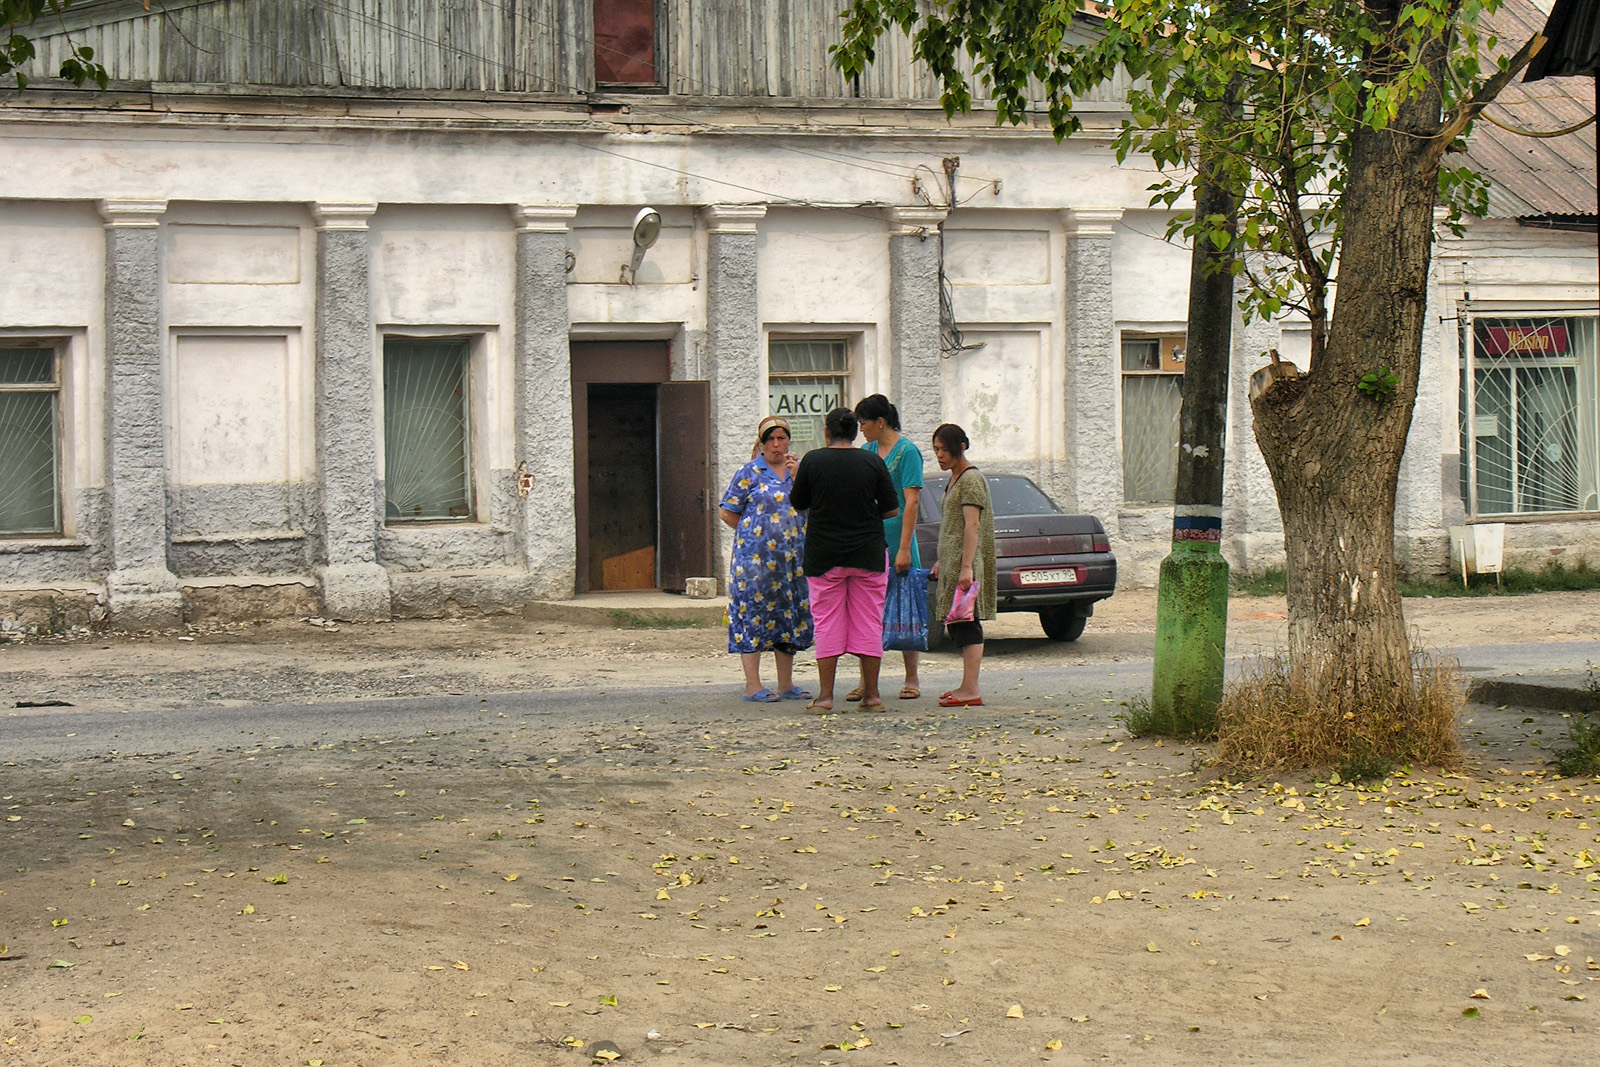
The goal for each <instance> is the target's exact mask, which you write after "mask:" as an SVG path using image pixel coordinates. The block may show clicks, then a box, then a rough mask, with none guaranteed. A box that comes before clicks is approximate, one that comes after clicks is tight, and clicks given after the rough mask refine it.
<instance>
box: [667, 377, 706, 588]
mask: <svg viewBox="0 0 1600 1067" xmlns="http://www.w3.org/2000/svg"><path fill="white" fill-rule="evenodd" d="M659 389H660V391H659V392H658V393H657V394H656V396H657V401H656V467H657V474H656V486H657V493H658V496H657V499H658V501H659V504H658V506H657V509H656V514H657V515H658V516H659V521H660V524H661V525H660V530H659V532H658V534H657V536H656V544H657V546H658V555H657V557H656V559H657V564H658V566H659V568H660V582H661V588H663V589H671V590H673V591H675V592H682V591H683V588H684V586H685V584H686V581H685V580H686V579H688V578H704V577H708V576H710V575H711V519H712V514H713V512H714V511H715V509H716V501H715V500H714V499H713V498H712V495H711V494H712V490H711V385H710V383H709V382H665V383H663V384H662V385H661V386H660V387H659Z"/></svg>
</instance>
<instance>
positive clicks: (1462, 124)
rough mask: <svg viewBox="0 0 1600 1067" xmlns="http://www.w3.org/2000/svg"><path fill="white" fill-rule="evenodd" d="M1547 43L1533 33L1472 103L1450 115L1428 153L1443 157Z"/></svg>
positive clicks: (1541, 36)
mask: <svg viewBox="0 0 1600 1067" xmlns="http://www.w3.org/2000/svg"><path fill="white" fill-rule="evenodd" d="M1548 42H1549V38H1548V37H1545V36H1544V35H1543V34H1539V33H1536V34H1534V35H1533V36H1532V37H1529V38H1528V40H1527V41H1526V42H1525V43H1524V44H1523V46H1522V47H1521V48H1519V49H1517V51H1516V54H1515V55H1513V56H1512V57H1511V61H1510V62H1509V63H1507V64H1506V66H1505V69H1504V70H1502V71H1500V72H1499V73H1497V74H1496V75H1495V76H1494V77H1492V78H1490V79H1489V80H1488V81H1486V82H1484V83H1483V84H1482V85H1480V86H1479V87H1478V91H1477V92H1475V93H1473V94H1472V99H1471V100H1468V101H1467V102H1466V103H1465V104H1462V105H1461V107H1460V108H1459V109H1458V110H1457V111H1456V113H1455V114H1454V115H1452V116H1451V117H1450V118H1448V119H1446V120H1445V123H1444V125H1443V126H1441V127H1440V129H1439V132H1438V133H1437V134H1436V135H1435V136H1434V143H1433V147H1432V151H1433V154H1434V157H1435V158H1438V157H1440V156H1443V155H1444V153H1445V151H1446V150H1447V149H1448V148H1449V147H1450V144H1451V142H1452V141H1454V140H1455V139H1456V138H1457V137H1459V136H1461V134H1462V133H1463V132H1464V131H1465V130H1466V128H1467V127H1468V126H1470V125H1471V124H1472V120H1473V119H1475V118H1477V117H1478V113H1479V112H1480V111H1482V110H1483V109H1484V108H1486V107H1488V106H1489V105H1490V104H1492V103H1494V101H1495V98H1496V97H1498V96H1499V95H1500V93H1501V91H1502V90H1503V89H1505V87H1506V86H1507V85H1509V84H1511V79H1513V78H1515V77H1516V76H1517V75H1518V74H1520V73H1522V68H1524V67H1526V66H1527V65H1528V64H1529V63H1531V62H1532V61H1533V57H1534V56H1535V55H1537V54H1538V53H1539V50H1540V49H1541V48H1543V47H1544V46H1545V45H1546V44H1547V43H1548Z"/></svg>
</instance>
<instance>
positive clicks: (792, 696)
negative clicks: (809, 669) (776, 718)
mask: <svg viewBox="0 0 1600 1067" xmlns="http://www.w3.org/2000/svg"><path fill="white" fill-rule="evenodd" d="M781 699H783V700H810V699H811V694H810V693H808V692H806V691H805V690H804V689H801V688H800V687H799V686H798V685H797V686H794V687H792V688H791V689H790V690H789V691H788V692H787V693H784V694H783V696H782V697H781Z"/></svg>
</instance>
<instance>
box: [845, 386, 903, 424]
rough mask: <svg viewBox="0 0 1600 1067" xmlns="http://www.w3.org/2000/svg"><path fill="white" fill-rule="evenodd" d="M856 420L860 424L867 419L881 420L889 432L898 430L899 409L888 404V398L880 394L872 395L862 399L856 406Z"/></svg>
mask: <svg viewBox="0 0 1600 1067" xmlns="http://www.w3.org/2000/svg"><path fill="white" fill-rule="evenodd" d="M856 418H857V419H860V420H861V421H862V422H866V421H867V420H868V419H882V420H883V421H884V424H885V425H887V426H888V427H889V429H891V430H898V429H899V428H900V409H898V408H896V407H895V406H894V405H893V404H891V403H889V398H888V397H886V396H884V395H883V394H882V393H873V394H872V395H871V396H869V397H863V398H862V400H861V402H860V403H858V404H857V405H856Z"/></svg>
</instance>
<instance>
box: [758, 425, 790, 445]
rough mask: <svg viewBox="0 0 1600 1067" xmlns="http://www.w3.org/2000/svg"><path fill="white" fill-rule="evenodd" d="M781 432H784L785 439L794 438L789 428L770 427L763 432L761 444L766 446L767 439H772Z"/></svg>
mask: <svg viewBox="0 0 1600 1067" xmlns="http://www.w3.org/2000/svg"><path fill="white" fill-rule="evenodd" d="M779 430H782V431H783V435H784V436H785V437H792V436H793V435H792V434H790V433H789V427H787V426H778V425H773V426H768V427H767V428H766V429H765V430H762V431H761V443H762V444H766V443H767V438H769V437H771V436H772V435H773V434H775V433H777V432H778V431H779Z"/></svg>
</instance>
